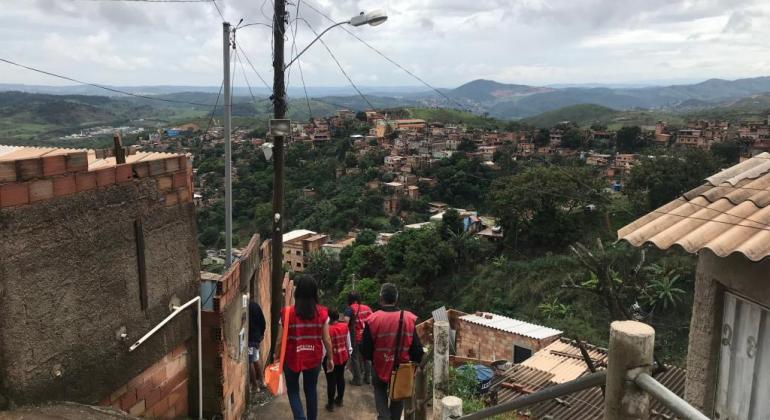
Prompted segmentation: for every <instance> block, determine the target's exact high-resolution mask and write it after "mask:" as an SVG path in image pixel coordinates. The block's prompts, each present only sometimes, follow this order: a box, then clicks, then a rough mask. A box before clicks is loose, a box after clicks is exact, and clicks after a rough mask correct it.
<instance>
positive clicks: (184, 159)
mask: <svg viewBox="0 0 770 420" xmlns="http://www.w3.org/2000/svg"><path fill="white" fill-rule="evenodd" d="M179 169H187V156H180V157H179Z"/></svg>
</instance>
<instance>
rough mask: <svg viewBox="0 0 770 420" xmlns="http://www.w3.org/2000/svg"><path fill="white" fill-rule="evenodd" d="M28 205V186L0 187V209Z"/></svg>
mask: <svg viewBox="0 0 770 420" xmlns="http://www.w3.org/2000/svg"><path fill="white" fill-rule="evenodd" d="M28 203H29V185H27V184H26V183H22V184H4V185H0V207H12V206H19V205H22V204H28Z"/></svg>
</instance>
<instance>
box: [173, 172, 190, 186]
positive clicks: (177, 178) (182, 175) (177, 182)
mask: <svg viewBox="0 0 770 420" xmlns="http://www.w3.org/2000/svg"><path fill="white" fill-rule="evenodd" d="M182 187H187V173H186V172H175V173H174V188H182Z"/></svg>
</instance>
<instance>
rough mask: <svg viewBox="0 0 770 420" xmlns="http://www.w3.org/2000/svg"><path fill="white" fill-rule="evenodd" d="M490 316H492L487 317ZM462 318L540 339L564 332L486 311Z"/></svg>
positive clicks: (462, 317) (462, 318)
mask: <svg viewBox="0 0 770 420" xmlns="http://www.w3.org/2000/svg"><path fill="white" fill-rule="evenodd" d="M487 316H489V317H490V318H487ZM460 319H461V320H463V321H466V322H470V323H473V324H477V325H483V326H485V327H489V328H494V329H497V330H501V331H505V332H509V333H511V334H518V335H521V336H524V337H529V338H534V339H536V340H540V339H543V338H548V337H553V336H556V335H560V334H561V333H562V332H561V331H559V330H555V329H553V328H548V327H544V326H542V325H536V324H530V323H528V322H524V321H520V320H518V319H513V318H508V317H507V316H502V315H496V314H490V313H484V314H483V315H482V316H478V315H476V314H468V315H463V316H461V317H460Z"/></svg>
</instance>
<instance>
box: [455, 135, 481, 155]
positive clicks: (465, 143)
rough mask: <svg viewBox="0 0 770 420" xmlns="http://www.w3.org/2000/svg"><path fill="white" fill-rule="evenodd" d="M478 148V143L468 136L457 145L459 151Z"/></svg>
mask: <svg viewBox="0 0 770 420" xmlns="http://www.w3.org/2000/svg"><path fill="white" fill-rule="evenodd" d="M476 150H478V146H476V143H475V142H474V141H473V140H471V139H469V138H467V137H463V138H462V139H461V140H460V144H458V145H457V151H459V152H475V151H476Z"/></svg>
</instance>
